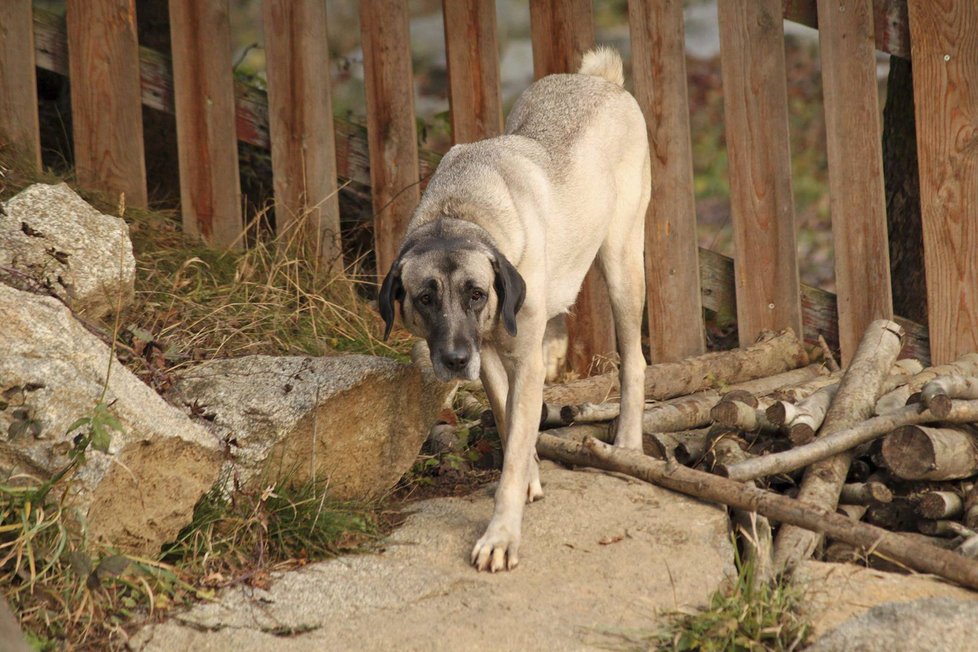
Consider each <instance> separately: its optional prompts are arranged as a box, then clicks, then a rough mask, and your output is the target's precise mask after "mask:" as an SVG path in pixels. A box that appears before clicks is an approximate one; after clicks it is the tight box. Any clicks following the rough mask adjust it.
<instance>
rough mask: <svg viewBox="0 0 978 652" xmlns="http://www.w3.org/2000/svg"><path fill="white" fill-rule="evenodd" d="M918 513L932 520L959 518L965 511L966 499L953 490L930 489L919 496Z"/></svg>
mask: <svg viewBox="0 0 978 652" xmlns="http://www.w3.org/2000/svg"><path fill="white" fill-rule="evenodd" d="M917 513H918V514H920V516H922V517H923V518H925V519H930V520H938V519H947V518H957V517H959V516H961V514H963V513H964V500H963V499H962V498H961V496H959V495H958V494H956V493H955V492H953V491H928V492H926V493H923V494H921V495H920V496H918V497H917Z"/></svg>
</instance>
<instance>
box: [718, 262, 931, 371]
mask: <svg viewBox="0 0 978 652" xmlns="http://www.w3.org/2000/svg"><path fill="white" fill-rule="evenodd" d="M699 261H700V286H701V287H702V288H703V307H704V308H706V309H707V310H712V311H713V312H715V313H717V314H719V315H722V316H723V317H725V318H732V317H733V316H734V315H736V314H737V297H736V292H735V290H734V263H733V260H732V259H730V258H727V257H726V256H724V255H722V254H718V253H716V252H715V251H710V250H709V249H700V250H699ZM801 314H802V323H803V325H804V333H805V342H807V343H809V344H811V345H815V344H817V343H818V336H819V335H821V336H822V337H824V338H825V340H826V341H827V342H828V344H829V346H831V347H832V348H833V349H834V350H838V348H839V329H838V323H839V319H838V317H839V315H838V311H837V308H836V297H835V295H834V294H832V293H831V292H826V291H825V290H822V289H820V288H814V287H810V286H808V285H802V286H801ZM894 321H896V322H897V323H899V324H900V325H901V326H903V328H904V329H905V330H906V331H907V335H906V338H905V341H904V345H903V352H902V353H901V354H900V357H902V358H916V359H917V360H920V361H921V362H922V363H924V365H925V366H926V365H928V364H930V347H929V344H928V334H927V327H926V326H922V325H920V324H917V323H915V322H912V321H910V320H909V319H904V318H902V317H894Z"/></svg>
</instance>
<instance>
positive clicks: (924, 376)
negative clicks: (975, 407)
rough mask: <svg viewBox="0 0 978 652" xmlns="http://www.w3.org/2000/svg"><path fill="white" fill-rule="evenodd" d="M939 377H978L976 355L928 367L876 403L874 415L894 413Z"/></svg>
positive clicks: (977, 355) (977, 354)
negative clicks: (913, 395)
mask: <svg viewBox="0 0 978 652" xmlns="http://www.w3.org/2000/svg"><path fill="white" fill-rule="evenodd" d="M939 376H978V353H968V354H965V355H963V356H961V357H960V358H958V359H957V360H955V361H954V362H952V363H951V364H946V365H939V366H936V367H928V368H927V369H924V370H923V371H921V372H920V373H918V374H916V375H914V377H913V378H911V379H910V380H909V381H908V382H907V383H906V384H905V385H902V386H901V387H898V388H896V389H894V390H892V391H890V392H888V393H886V394H884V395H883V396H881V397H880V398H879V400H878V401H876V414H887V413H889V412H895V411H896V410H899V409H900V408H902V407H903V406H904V405H906V404H907V400H908V399H909V398H910V396H911V395H912V394H914V393H916V392H919V391H920V390H921V389H922V388H923V387H924V385H926V384H927V383H929V382H930V381H932V380H934V379H935V378H938V377H939Z"/></svg>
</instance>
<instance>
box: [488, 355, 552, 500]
mask: <svg viewBox="0 0 978 652" xmlns="http://www.w3.org/2000/svg"><path fill="white" fill-rule="evenodd" d="M481 358H482V364H481V367H480V370H479V376H480V378H481V379H482V386H483V387H484V388H485V390H486V396H487V397H488V399H489V407H491V408H492V415H493V417H494V418H495V420H496V431H497V432H498V433H499V440H500V442H501V443H502V445H503V452H504V453H505V452H506V444H507V435H508V432H509V431H508V430H507V425H508V424H507V423H506V395H507V394H508V393H509V380H508V379H507V377H506V369H505V368H504V367H503V363H502V360H500V359H499V354H498V353H496V351H495V350H494V349H492V348H489V347H486V348H484V349H483V350H482V352H481ZM529 464H530V466H529V469H528V472H529V482H528V483H527V487H526V502H528V503H532V502H533V501H534V500H538V499H540V498H543V486H542V485H541V484H540V465H539V462H538V461H537V457H536V452H535V451H534V453H533V455H532V456H531V459H530V462H529Z"/></svg>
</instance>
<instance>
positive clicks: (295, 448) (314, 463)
mask: <svg viewBox="0 0 978 652" xmlns="http://www.w3.org/2000/svg"><path fill="white" fill-rule="evenodd" d="M453 389H454V385H452V384H445V383H441V382H439V381H437V380H436V379H435V378H434V375H433V373H431V372H430V371H428V370H426V369H425V368H424V366H423V365H412V364H404V363H400V362H396V361H394V360H390V359H387V358H379V357H374V356H366V355H347V356H336V357H328V358H313V357H303V356H287V357H272V356H264V355H254V356H247V357H242V358H232V359H225V360H213V361H209V362H205V363H203V364H201V365H199V366H197V367H194V368H193V369H191V370H189V371H187V372H185V373H183V374H182V375H181V377H180V378H179V379H178V380H177V382H176V383H175V384H174V387H173V389H172V392H171V393H170V394H169V395H168V398H169V399H170V400H171V402H173V403H175V404H178V405H184V406H186V408H187V409H188V411H190V412H191V413H192V414H194V415H197V416H198V417H200V418H201V421H202V422H203V423H205V424H207V425H208V426H209V427H210V428H211V430H212V431H213V432H214V433H215V434H216V435H217V436H218V437H220V438H221V439H223V440H224V441H226V442H228V443H229V444H230V448H229V450H230V451H231V455H232V457H233V461H232V462H231V464H232V468H233V471H234V478H235V480H237V482H239V483H241V484H244V485H247V484H250V483H252V482H262V483H265V484H269V483H274V482H276V481H278V480H282V479H286V480H288V481H289V482H291V483H303V482H306V481H307V480H316V481H321V482H325V483H327V484H328V486H329V490H330V494H331V495H332V496H334V497H336V498H340V499H353V498H356V499H369V498H374V497H377V496H379V495H382V494H383V493H384V492H386V491H387V490H388V489H390V488H391V487H392V486H393V485H394V484H395V483H396V482H397V481H398V480H399V479H400V478H401V476H402V475H404V473H405V472H406V471H407V470H408V469H410V468H411V465H412V464H413V463H414V461H415V459H416V458H417V456H418V452H419V451H420V450H421V445H422V444H423V443H424V440H425V437H426V436H427V434H428V430H429V428H430V427H431V425H432V423H434V421H435V418H436V416H437V414H438V411H439V410H440V409H441V407H442V405H443V404H444V402H445V399H446V398H447V397H448V395H449V394H450V393H451V392H452V391H453Z"/></svg>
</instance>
